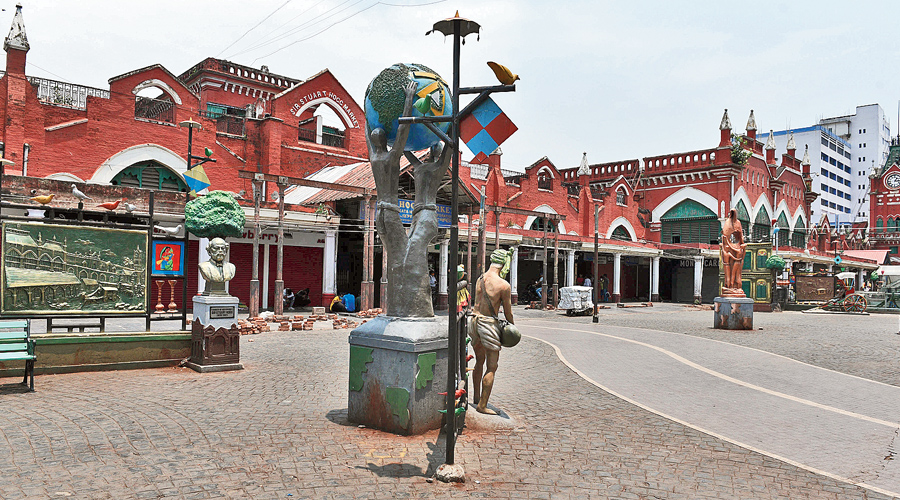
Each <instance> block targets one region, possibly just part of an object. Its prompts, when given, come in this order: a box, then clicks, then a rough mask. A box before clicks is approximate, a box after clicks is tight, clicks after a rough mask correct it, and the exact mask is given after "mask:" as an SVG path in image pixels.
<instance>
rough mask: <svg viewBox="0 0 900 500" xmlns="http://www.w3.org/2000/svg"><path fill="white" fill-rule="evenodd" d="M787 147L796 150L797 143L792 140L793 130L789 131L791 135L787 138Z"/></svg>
mask: <svg viewBox="0 0 900 500" xmlns="http://www.w3.org/2000/svg"><path fill="white" fill-rule="evenodd" d="M787 149H788V150H791V149H793V150H794V151H796V150H797V143H796V142H794V132H793V131H791V137H790V138H789V139H788V143H787Z"/></svg>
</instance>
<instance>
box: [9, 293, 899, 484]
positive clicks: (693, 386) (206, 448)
mask: <svg viewBox="0 0 900 500" xmlns="http://www.w3.org/2000/svg"><path fill="white" fill-rule="evenodd" d="M515 312H516V315H517V323H518V324H519V326H520V328H521V329H522V331H523V333H524V334H525V335H526V337H525V338H523V340H522V342H521V343H520V345H518V346H516V347H515V348H512V349H504V350H503V352H502V354H501V359H500V369H499V371H498V379H497V384H496V386H495V390H494V395H493V396H492V398H491V403H492V404H493V405H496V406H497V407H499V408H501V409H503V410H504V411H506V412H507V413H509V414H510V415H512V416H513V417H514V418H515V419H516V422H517V426H516V427H515V428H513V429H509V430H504V431H497V432H490V433H489V432H482V431H470V432H466V433H464V434H463V435H462V436H461V437H460V441H459V443H458V445H457V462H458V463H461V464H462V465H463V466H464V467H465V470H466V472H467V478H468V481H467V482H466V483H464V484H459V485H447V484H443V483H439V482H433V483H429V482H427V481H426V478H429V477H430V476H431V475H432V474H433V472H434V470H435V469H436V467H437V466H438V465H440V464H441V463H443V461H444V455H443V453H444V441H443V438H442V437H439V436H438V434H437V432H431V433H428V434H426V435H424V436H417V437H402V436H394V435H389V434H384V433H381V432H378V431H375V430H372V429H367V428H359V427H358V426H356V425H354V424H350V423H348V422H347V418H346V417H347V409H346V408H347V373H348V365H347V363H348V357H349V355H348V344H347V331H346V330H335V331H314V332H268V333H264V334H260V335H254V336H248V337H243V338H242V345H241V350H242V362H243V363H244V366H245V370H243V371H239V372H225V373H208V374H198V373H195V372H193V371H191V370H189V369H185V368H163V369H153V370H132V371H118V372H93V373H74V374H65V375H39V376H38V377H37V379H36V388H37V392H36V393H22V392H21V391H20V390H19V389H18V388H16V387H15V386H13V385H12V383H13V382H16V380H14V379H0V384H6V385H3V386H2V387H0V408H2V409H3V410H4V411H3V412H2V415H0V470H2V471H3V473H2V475H0V498H3V499H18V498H28V499H32V498H73V499H74V498H78V499H81V498H84V499H102V498H110V499H123V498H150V499H155V498H198V499H206V498H265V499H275V498H281V499H285V498H291V499H298V498H316V499H318V498H335V499H338V498H347V499H354V498H385V499H390V498H450V497H461V498H468V497H475V498H515V499H519V498H564V499H569V498H571V499H574V498H624V499H652V498H659V499H668V498H676V499H706V498H717V499H731V498H747V499H756V498H785V499H787V498H791V499H794V498H832V499H845V498H876V499H877V498H890V497H891V495H892V493H891V492H898V491H900V486H896V487H895V484H896V481H897V479H896V476H897V472H896V471H895V470H894V467H893V460H892V459H893V458H894V450H893V438H894V437H895V436H896V435H897V433H898V430H900V424H898V423H897V422H900V416H898V412H897V411H895V409H898V407H900V404H898V403H895V401H897V398H896V397H895V396H896V394H897V391H900V389H898V387H900V370H898V368H897V367H896V360H897V359H898V355H900V335H897V334H896V333H897V331H898V317H897V316H891V315H871V316H855V317H849V316H841V315H811V314H803V313H798V312H786V313H768V314H764V313H757V314H756V316H755V321H756V327H757V328H758V329H757V330H754V331H752V332H728V331H721V330H713V329H711V328H710V326H711V324H712V312H711V311H697V310H692V309H690V308H687V307H683V306H681V305H670V304H664V305H657V307H654V308H652V309H651V308H646V309H644V308H635V309H610V310H603V311H602V312H601V316H600V322H599V323H598V324H593V323H592V322H591V318H590V317H579V318H569V317H566V316H564V315H562V314H560V313H558V312H542V311H530V310H524V309H523V308H521V307H517V308H516V311H515ZM759 328H761V329H759ZM685 334H687V335H685ZM719 341H722V342H719ZM798 361H799V362H798ZM821 368H826V369H827V370H823V369H821ZM576 370H577V371H576ZM603 388H606V390H604V389H603ZM608 391H610V392H608ZM620 396H621V397H620ZM785 419H786V420H785ZM698 429H702V430H698ZM736 443H739V444H740V445H739V444H736ZM879 454H881V455H882V456H880V457H879V456H878V455H879ZM775 456H778V457H781V458H783V459H784V460H779V459H777V458H773V457H775ZM877 458H880V460H876V459H877ZM854 467H857V469H853V468H854ZM813 471H818V472H813ZM853 483H856V484H853ZM859 484H863V485H866V486H867V487H862V486H859Z"/></svg>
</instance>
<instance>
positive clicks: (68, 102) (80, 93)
mask: <svg viewBox="0 0 900 500" xmlns="http://www.w3.org/2000/svg"><path fill="white" fill-rule="evenodd" d="M28 81H29V82H31V84H32V85H33V86H34V87H35V90H37V96H38V100H40V101H41V102H44V103H47V104H53V105H54V106H62V107H64V108H72V109H86V108H87V96H94V97H100V98H102V99H109V91H108V90H103V89H97V88H94V87H85V86H84V85H76V84H74V83H66V82H58V81H56V80H48V79H46V78H38V77H36V76H29V77H28Z"/></svg>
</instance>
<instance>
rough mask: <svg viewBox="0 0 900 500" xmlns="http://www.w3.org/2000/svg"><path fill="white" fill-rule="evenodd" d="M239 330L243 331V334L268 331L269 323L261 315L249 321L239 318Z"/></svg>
mask: <svg viewBox="0 0 900 500" xmlns="http://www.w3.org/2000/svg"><path fill="white" fill-rule="evenodd" d="M238 330H239V331H240V332H241V335H251V334H252V335H255V334H257V333H260V332H268V331H269V330H270V329H269V323H268V322H267V321H266V320H265V319H264V318H261V317H256V318H250V320H249V321H247V320H243V319H239V320H238Z"/></svg>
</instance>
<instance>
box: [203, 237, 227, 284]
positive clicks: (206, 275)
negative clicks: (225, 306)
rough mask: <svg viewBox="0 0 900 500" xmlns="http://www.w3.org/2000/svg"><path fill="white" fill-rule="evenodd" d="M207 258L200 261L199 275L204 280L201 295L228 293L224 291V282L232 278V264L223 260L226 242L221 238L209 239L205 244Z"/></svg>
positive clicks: (225, 252)
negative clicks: (204, 286)
mask: <svg viewBox="0 0 900 500" xmlns="http://www.w3.org/2000/svg"><path fill="white" fill-rule="evenodd" d="M206 251H207V253H209V260H208V261H206V262H201V263H200V266H199V267H200V275H201V276H203V279H204V280H205V281H206V288H205V289H204V290H203V295H228V292H226V291H225V283H227V282H229V281H231V279H232V278H234V264H232V263H230V262H225V255H226V254H227V253H228V243H226V242H225V240H223V239H222V238H213V239H211V240H209V245H207V246H206Z"/></svg>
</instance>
